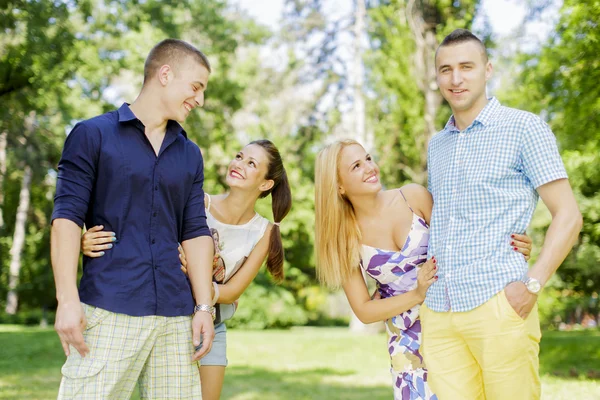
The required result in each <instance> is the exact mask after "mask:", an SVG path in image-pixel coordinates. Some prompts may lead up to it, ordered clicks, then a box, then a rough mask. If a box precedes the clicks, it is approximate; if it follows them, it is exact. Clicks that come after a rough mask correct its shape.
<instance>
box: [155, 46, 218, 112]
mask: <svg viewBox="0 0 600 400" xmlns="http://www.w3.org/2000/svg"><path fill="white" fill-rule="evenodd" d="M209 74H210V73H209V72H208V69H207V68H206V67H205V66H204V65H202V64H200V63H199V62H197V61H196V60H194V59H193V58H192V57H188V58H186V59H185V60H184V61H183V62H182V63H181V64H180V65H179V66H178V67H177V68H171V66H169V65H163V66H162V67H161V68H160V70H159V76H160V79H161V83H162V84H163V89H164V90H163V94H162V103H163V106H164V110H165V113H166V114H167V119H172V120H175V121H178V122H183V121H185V119H186V118H187V117H188V115H189V114H190V112H191V111H192V110H193V109H194V108H196V107H202V106H203V105H204V91H205V90H206V87H207V86H208V77H209Z"/></svg>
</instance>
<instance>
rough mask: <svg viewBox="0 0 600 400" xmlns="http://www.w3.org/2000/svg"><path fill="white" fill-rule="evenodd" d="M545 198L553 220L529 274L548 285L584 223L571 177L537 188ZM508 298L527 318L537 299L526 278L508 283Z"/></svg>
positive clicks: (517, 310)
mask: <svg viewBox="0 0 600 400" xmlns="http://www.w3.org/2000/svg"><path fill="white" fill-rule="evenodd" d="M537 191H538V193H539V195H540V197H541V198H542V201H543V202H544V204H545V205H546V207H548V210H550V214H551V215H552V222H551V223H550V226H549V227H548V231H547V232H546V237H545V239H544V245H543V246H542V250H541V253H540V256H539V257H538V259H537V261H536V262H535V264H534V266H533V267H532V268H531V269H530V270H529V272H528V273H527V275H528V276H529V277H531V278H535V279H537V280H538V281H539V282H540V283H541V285H542V286H543V285H545V284H546V282H548V280H549V279H550V277H551V276H552V275H553V274H554V272H556V270H557V269H558V267H559V266H560V265H561V264H562V262H563V261H564V259H565V258H566V257H567V254H569V251H571V248H572V247H573V245H574V244H575V242H576V241H577V238H578V236H579V232H580V231H581V227H582V225H583V220H582V217H581V213H580V212H579V207H578V206H577V202H576V201H575V196H574V195H573V190H572V189H571V185H570V184H569V181H568V180H567V179H559V180H556V181H553V182H550V183H546V184H545V185H542V186H540V187H538V188H537ZM505 292H506V298H507V299H508V301H509V303H510V304H511V305H512V307H513V308H514V309H515V311H516V312H517V313H518V314H519V315H520V316H521V317H522V318H526V317H527V315H529V313H530V312H531V309H532V308H533V306H534V304H535V303H536V301H537V295H534V294H531V293H529V291H528V290H527V288H526V287H525V284H523V282H513V283H511V284H509V285H507V286H506V289H505Z"/></svg>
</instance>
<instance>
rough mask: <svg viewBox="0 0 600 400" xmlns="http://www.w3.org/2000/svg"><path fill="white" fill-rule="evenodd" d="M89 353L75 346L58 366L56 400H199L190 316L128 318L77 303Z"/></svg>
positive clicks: (198, 383) (198, 384) (197, 375)
mask: <svg viewBox="0 0 600 400" xmlns="http://www.w3.org/2000/svg"><path fill="white" fill-rule="evenodd" d="M82 305H83V309H84V312H85V316H86V318H87V327H86V329H85V332H84V334H83V336H84V339H85V342H86V343H87V345H88V347H89V348H90V353H89V354H88V355H87V356H86V357H85V358H82V357H81V356H80V355H79V353H78V352H77V350H75V348H73V347H71V355H70V356H69V357H67V361H66V362H65V364H64V366H63V367H62V375H63V378H62V381H61V384H60V389H59V393H58V399H60V400H62V399H78V400H80V399H83V400H87V399H89V400H98V399H111V400H112V399H129V398H130V397H131V395H132V393H133V391H134V389H135V385H136V383H138V384H139V388H140V396H141V398H142V399H201V398H202V395H201V389H200V375H199V373H198V366H197V363H196V362H192V354H193V353H194V346H193V344H192V324H191V316H183V317H160V316H145V317H132V316H129V315H124V314H116V313H113V312H110V311H107V310H103V309H101V308H97V307H93V306H90V305H87V304H82Z"/></svg>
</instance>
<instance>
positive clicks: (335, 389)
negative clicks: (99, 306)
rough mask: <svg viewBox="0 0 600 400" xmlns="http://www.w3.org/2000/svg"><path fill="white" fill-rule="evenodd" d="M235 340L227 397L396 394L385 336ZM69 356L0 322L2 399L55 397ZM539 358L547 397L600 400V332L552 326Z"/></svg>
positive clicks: (47, 335)
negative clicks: (62, 369)
mask: <svg viewBox="0 0 600 400" xmlns="http://www.w3.org/2000/svg"><path fill="white" fill-rule="evenodd" d="M228 339H229V340H228V346H229V348H228V354H229V367H228V368H227V375H226V378H225V387H224V390H223V396H222V398H223V399H231V400H255V399H261V400H281V399H286V400H288V399H289V400H300V399H302V400H304V399H307V400H308V399H311V400H312V399H345V400H346V399H348V400H359V399H368V400H379V399H385V400H390V399H391V398H392V391H391V379H390V376H389V366H388V360H387V353H386V346H385V337H384V336H383V335H380V336H361V335H353V334H351V333H350V332H348V331H347V330H346V329H343V328H296V329H292V330H290V331H241V330H232V331H230V332H229V338H228ZM63 361H64V355H63V354H62V349H61V346H60V343H59V341H58V337H57V336H56V334H55V333H54V331H52V330H50V329H46V330H42V329H39V328H25V327H17V326H0V399H31V400H33V399H44V400H45V399H52V398H56V393H57V390H58V385H59V382H60V367H61V365H62V363H63ZM540 364H541V372H542V384H543V388H542V390H543V399H544V400H563V399H564V400H567V399H568V400H570V399H578V400H594V399H599V400H600V331H586V332H546V333H545V334H544V338H543V341H542V350H541V355H540ZM588 376H589V377H591V378H593V379H590V378H588ZM137 398H138V396H137V395H135V396H134V399H137Z"/></svg>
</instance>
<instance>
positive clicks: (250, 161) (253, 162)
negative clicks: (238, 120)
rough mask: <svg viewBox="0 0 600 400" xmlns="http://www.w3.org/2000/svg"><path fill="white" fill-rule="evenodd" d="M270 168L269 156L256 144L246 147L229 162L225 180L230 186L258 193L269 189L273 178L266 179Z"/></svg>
mask: <svg viewBox="0 0 600 400" xmlns="http://www.w3.org/2000/svg"><path fill="white" fill-rule="evenodd" d="M268 170H269V156H268V154H267V152H266V151H265V149H263V148H262V147H261V146H259V145H256V144H250V145H248V146H246V147H244V148H243V149H242V150H241V151H240V152H239V153H237V154H236V156H235V158H234V159H233V160H231V162H230V163H229V167H228V168H227V177H226V178H225V182H226V183H227V185H228V186H229V187H230V188H240V189H245V190H251V191H257V195H260V193H262V192H265V191H267V190H269V189H270V188H271V187H272V186H273V183H274V182H273V180H270V179H265V176H266V175H267V172H268Z"/></svg>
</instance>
